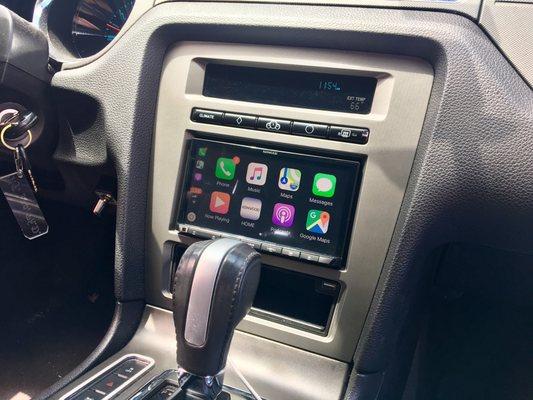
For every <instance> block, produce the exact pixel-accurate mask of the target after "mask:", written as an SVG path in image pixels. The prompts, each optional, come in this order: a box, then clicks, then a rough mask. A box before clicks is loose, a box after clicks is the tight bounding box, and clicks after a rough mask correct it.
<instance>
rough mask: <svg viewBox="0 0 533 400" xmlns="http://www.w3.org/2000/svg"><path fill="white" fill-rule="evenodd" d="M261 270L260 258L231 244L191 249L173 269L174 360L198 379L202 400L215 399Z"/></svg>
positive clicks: (240, 245)
mask: <svg viewBox="0 0 533 400" xmlns="http://www.w3.org/2000/svg"><path fill="white" fill-rule="evenodd" d="M260 269H261V262H260V256H259V253H257V252H256V251H254V250H253V249H252V248H251V247H250V246H248V245H246V244H244V243H242V242H240V241H238V240H235V239H218V240H215V241H211V240H210V241H205V242H197V243H195V244H193V245H191V246H190V247H189V248H188V249H187V251H186V252H185V253H184V254H183V256H182V258H181V261H180V263H179V266H178V268H177V269H176V273H175V278H174V284H173V289H174V290H173V293H174V298H173V311H174V325H175V327H176V340H177V361H178V365H179V366H180V368H182V369H183V370H185V371H186V372H189V373H190V374H192V375H194V376H196V377H199V378H201V382H203V384H204V385H205V387H204V388H203V389H200V392H203V397H204V398H208V399H209V398H211V399H214V398H216V396H217V395H218V394H219V392H220V389H221V386H222V378H223V372H224V367H225V365H226V359H227V356H228V351H229V346H230V343H231V339H232V337H233V331H234V330H235V327H236V326H237V324H238V323H239V322H240V321H241V320H242V319H243V318H244V316H245V315H246V314H247V313H248V311H249V310H250V307H251V306H252V301H253V299H254V296H255V292H256V290H257V285H258V283H259V274H260ZM213 379H215V380H216V381H217V382H218V383H219V385H215V386H218V389H216V388H213V385H212V383H213ZM197 381H200V380H197ZM200 386H202V384H200Z"/></svg>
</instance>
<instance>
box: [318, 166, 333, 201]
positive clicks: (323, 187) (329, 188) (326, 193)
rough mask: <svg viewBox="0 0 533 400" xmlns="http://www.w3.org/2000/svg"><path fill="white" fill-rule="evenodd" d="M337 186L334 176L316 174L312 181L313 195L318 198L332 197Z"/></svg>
mask: <svg viewBox="0 0 533 400" xmlns="http://www.w3.org/2000/svg"><path fill="white" fill-rule="evenodd" d="M335 186H337V177H336V176H335V175H330V174H323V173H321V172H320V173H318V174H316V175H315V179H314V180H313V194H314V195H315V196H320V197H333V195H334V194H335Z"/></svg>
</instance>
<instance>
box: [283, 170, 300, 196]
mask: <svg viewBox="0 0 533 400" xmlns="http://www.w3.org/2000/svg"><path fill="white" fill-rule="evenodd" d="M301 179H302V172H301V171H300V170H299V169H296V168H287V167H285V168H282V169H281V170H280V171H279V180H278V187H279V188H280V189H282V190H289V191H291V192H296V191H297V190H298V188H299V187H300V180H301Z"/></svg>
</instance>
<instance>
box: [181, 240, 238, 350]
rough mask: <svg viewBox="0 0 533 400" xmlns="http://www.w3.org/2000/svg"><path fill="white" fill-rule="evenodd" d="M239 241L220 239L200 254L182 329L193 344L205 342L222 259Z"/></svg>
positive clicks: (203, 343)
mask: <svg viewBox="0 0 533 400" xmlns="http://www.w3.org/2000/svg"><path fill="white" fill-rule="evenodd" d="M240 243H241V242H239V241H237V240H236V239H220V240H217V241H216V242H213V244H210V245H209V246H207V247H206V248H205V249H204V251H203V252H202V254H200V258H199V259H198V262H197V266H196V270H195V272H194V277H193V281H192V287H191V294H190V296H189V307H188V309H187V317H186V320H185V330H184V336H185V340H186V341H187V342H188V343H189V344H191V345H193V346H203V345H205V343H206V340H207V325H208V322H209V313H210V312H211V302H212V300H213V292H214V290H215V284H216V280H217V276H218V272H219V270H220V267H221V265H222V260H223V259H224V257H225V256H226V254H227V253H228V252H229V251H230V250H231V249H232V248H233V247H235V246H236V245H238V244H240Z"/></svg>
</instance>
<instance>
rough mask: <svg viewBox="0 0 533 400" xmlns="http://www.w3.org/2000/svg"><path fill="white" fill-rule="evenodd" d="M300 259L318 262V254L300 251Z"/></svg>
mask: <svg viewBox="0 0 533 400" xmlns="http://www.w3.org/2000/svg"><path fill="white" fill-rule="evenodd" d="M300 260H305V261H311V262H318V256H317V255H316V254H312V253H304V252H303V251H302V252H301V253H300Z"/></svg>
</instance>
